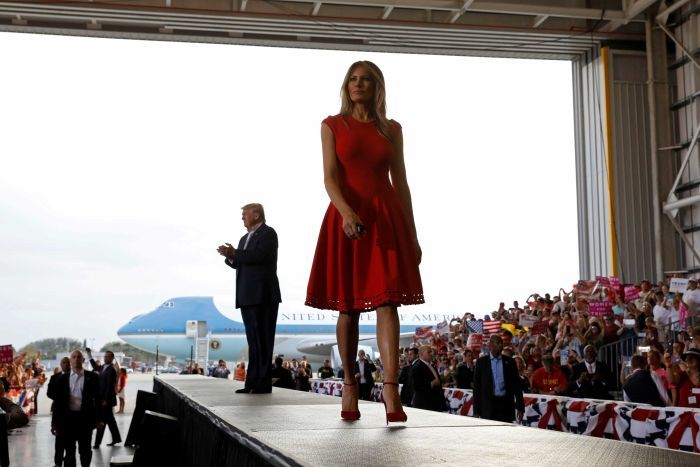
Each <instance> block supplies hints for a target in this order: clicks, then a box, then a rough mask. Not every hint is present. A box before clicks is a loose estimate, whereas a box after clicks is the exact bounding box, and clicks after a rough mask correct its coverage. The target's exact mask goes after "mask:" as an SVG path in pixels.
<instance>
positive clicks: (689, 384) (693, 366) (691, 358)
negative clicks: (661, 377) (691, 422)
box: [671, 349, 700, 409]
mask: <svg viewBox="0 0 700 467" xmlns="http://www.w3.org/2000/svg"><path fill="white" fill-rule="evenodd" d="M683 363H685V371H683V370H681V368H680V365H679V364H674V365H673V368H672V370H671V382H672V383H673V384H674V385H675V386H676V387H677V390H678V407H692V408H694V409H700V350H699V349H690V350H688V351H687V352H685V353H684V354H683Z"/></svg>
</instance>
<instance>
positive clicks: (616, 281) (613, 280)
mask: <svg viewBox="0 0 700 467" xmlns="http://www.w3.org/2000/svg"><path fill="white" fill-rule="evenodd" d="M609 280H610V287H612V288H613V289H615V290H620V287H622V283H621V282H620V278H619V277H615V276H612V277H610V279H609Z"/></svg>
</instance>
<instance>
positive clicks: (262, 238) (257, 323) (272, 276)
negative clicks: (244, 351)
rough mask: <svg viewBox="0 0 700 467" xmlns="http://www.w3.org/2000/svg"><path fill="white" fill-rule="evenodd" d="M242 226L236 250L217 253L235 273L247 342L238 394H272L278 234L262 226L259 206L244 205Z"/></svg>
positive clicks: (225, 248) (227, 247) (224, 248)
mask: <svg viewBox="0 0 700 467" xmlns="http://www.w3.org/2000/svg"><path fill="white" fill-rule="evenodd" d="M242 210H243V225H244V226H245V228H246V229H247V230H248V233H247V234H246V235H244V236H243V237H241V239H240V241H239V242H238V248H234V247H233V245H231V244H230V243H226V244H225V245H221V246H219V248H218V249H217V251H218V252H219V254H220V255H222V256H225V257H226V260H225V261H226V264H227V265H228V266H230V267H232V268H234V269H235V270H236V308H240V309H241V315H242V317H243V324H244V326H245V333H246V338H247V340H248V359H249V362H248V374H247V375H246V380H245V387H244V388H243V389H239V390H238V391H236V392H238V393H258V394H260V393H269V392H271V391H272V376H271V375H272V365H271V363H272V350H273V347H274V344H275V327H276V325H277V310H278V308H279V304H280V302H281V301H282V299H281V296H280V286H279V281H278V280H277V233H276V232H275V230H274V229H273V228H272V227H270V226H268V225H267V224H266V223H265V211H264V209H263V206H262V205H261V204H257V203H256V204H247V205H245V206H243V208H242Z"/></svg>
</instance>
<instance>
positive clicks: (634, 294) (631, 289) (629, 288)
mask: <svg viewBox="0 0 700 467" xmlns="http://www.w3.org/2000/svg"><path fill="white" fill-rule="evenodd" d="M624 291H625V302H632V301H634V300H636V299H638V298H639V289H638V288H637V287H635V286H633V285H626V286H625V290H624Z"/></svg>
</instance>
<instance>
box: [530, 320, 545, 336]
mask: <svg viewBox="0 0 700 467" xmlns="http://www.w3.org/2000/svg"><path fill="white" fill-rule="evenodd" d="M548 324H549V323H548V322H547V321H538V322H536V323H535V324H534V325H533V326H532V328H530V334H532V335H533V336H537V335H539V334H542V333H543V332H545V331H546V330H547V325H548Z"/></svg>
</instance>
